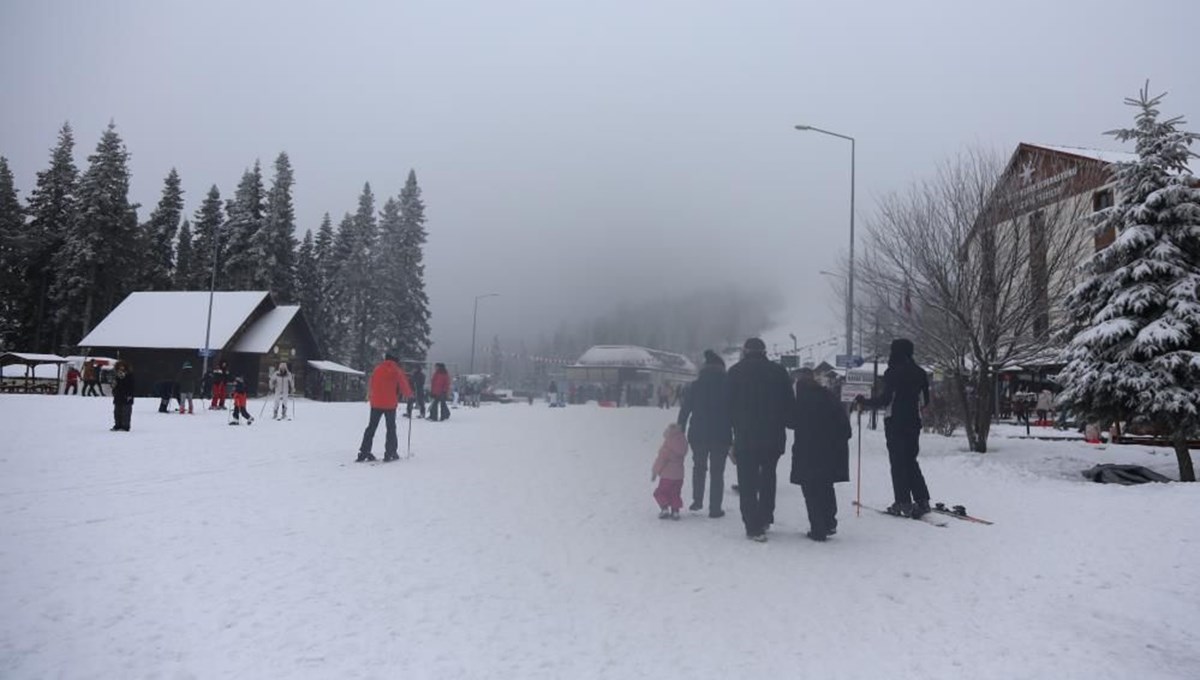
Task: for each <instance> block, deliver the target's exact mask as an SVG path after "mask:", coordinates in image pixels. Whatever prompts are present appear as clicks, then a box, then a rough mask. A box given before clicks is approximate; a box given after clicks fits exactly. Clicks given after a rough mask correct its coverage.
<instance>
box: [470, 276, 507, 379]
mask: <svg viewBox="0 0 1200 680" xmlns="http://www.w3.org/2000/svg"><path fill="white" fill-rule="evenodd" d="M499 296H500V294H499V293H484V294H483V295H476V296H475V311H474V312H472V313H471V365H470V368H468V369H467V374H468V375H474V374H475V327H476V324H477V322H478V321H479V301H480V300H482V299H484V298H490V297H499Z"/></svg>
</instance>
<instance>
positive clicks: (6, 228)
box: [0, 156, 26, 350]
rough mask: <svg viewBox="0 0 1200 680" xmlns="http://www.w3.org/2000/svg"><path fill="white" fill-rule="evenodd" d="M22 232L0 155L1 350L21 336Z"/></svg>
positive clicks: (22, 214) (12, 345)
mask: <svg viewBox="0 0 1200 680" xmlns="http://www.w3.org/2000/svg"><path fill="white" fill-rule="evenodd" d="M25 236H26V234H25V209H24V208H22V207H21V200H20V199H19V198H18V197H17V186H16V182H14V180H13V174H12V171H11V170H10V169H9V167H8V159H7V158H5V157H4V156H0V349H5V350H7V349H16V348H18V347H20V345H19V344H18V343H19V342H20V341H21V340H22V339H23V338H21V337H20V335H21V332H22V330H23V329H22V326H23V322H24V321H25V320H24V319H22V318H21V316H22V308H23V301H22V300H21V296H22V295H24V294H25V288H26V284H25V279H24V265H23V263H22V256H23V254H24V253H23V252H22V251H23V250H24V249H23V248H22V247H21V243H22V242H23V241H24V240H25Z"/></svg>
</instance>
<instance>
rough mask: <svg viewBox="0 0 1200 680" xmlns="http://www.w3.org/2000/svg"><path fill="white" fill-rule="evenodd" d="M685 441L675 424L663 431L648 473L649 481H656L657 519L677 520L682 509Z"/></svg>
mask: <svg viewBox="0 0 1200 680" xmlns="http://www.w3.org/2000/svg"><path fill="white" fill-rule="evenodd" d="M687 447H688V445H687V439H686V438H685V437H684V436H683V430H682V429H680V428H679V425H678V424H677V423H671V424H670V425H667V429H666V430H663V443H662V446H660V447H658V457H656V458H655V459H654V466H653V468H652V469H651V471H650V481H651V482H653V481H655V480H658V487H657V488H656V489H654V500H655V501H656V502H657V503H658V510H659V512H658V518H659V519H667V518H670V519H675V520H677V519H679V509H680V508H682V507H683V497H682V495H681V493H680V492H681V491H682V490H683V459H684V457H685V456H687Z"/></svg>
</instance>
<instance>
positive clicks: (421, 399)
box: [404, 364, 425, 419]
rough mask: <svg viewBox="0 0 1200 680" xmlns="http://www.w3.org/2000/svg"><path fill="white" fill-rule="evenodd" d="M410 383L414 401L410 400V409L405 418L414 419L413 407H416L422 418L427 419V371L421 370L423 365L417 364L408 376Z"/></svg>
mask: <svg viewBox="0 0 1200 680" xmlns="http://www.w3.org/2000/svg"><path fill="white" fill-rule="evenodd" d="M408 382H409V384H410V385H412V388H413V394H414V395H415V396H414V397H413V398H412V399H409V400H408V408H407V409H406V411H405V414H404V417H405V418H410V419H411V418H412V414H413V406H414V405H416V406H417V409H418V411H419V413H420V417H422V418H424V417H425V371H424V370H422V369H421V364H415V365H414V366H413V369H412V373H410V374H409V376H408Z"/></svg>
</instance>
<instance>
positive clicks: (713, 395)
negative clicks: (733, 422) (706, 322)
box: [676, 349, 733, 519]
mask: <svg viewBox="0 0 1200 680" xmlns="http://www.w3.org/2000/svg"><path fill="white" fill-rule="evenodd" d="M689 421H690V423H689ZM676 423H678V425H679V427H680V428H681V429H682V430H683V431H684V432H686V433H687V440H688V443H689V444H691V446H692V504H691V505H690V506H689V507H688V509H689V510H691V511H693V512H695V511H697V510H701V509H703V508H704V484H705V482H706V481H710V480H709V479H706V477H709V472H710V471H711V473H712V474H711V482H710V486H709V504H708V516H709V517H712V518H714V519H715V518H718V517H724V516H725V511H724V510H722V509H721V501H722V499H723V497H724V491H725V459H726V458H727V457H728V456H729V445H730V444H731V443H732V441H733V435H732V432H731V429H730V425H729V393H728V387H727V385H726V380H725V362H724V361H721V357H719V356H717V353H716V352H714V351H712V350H711V349H706V350H704V366H703V367H702V368H701V369H700V375H699V377H697V378H696V380H694V381H693V382H692V384H691V385H690V386H689V387H688V389H687V390H686V391H685V392H684V394H683V404H682V405H681V406H680V407H679V417H678V418H677V419H676Z"/></svg>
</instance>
